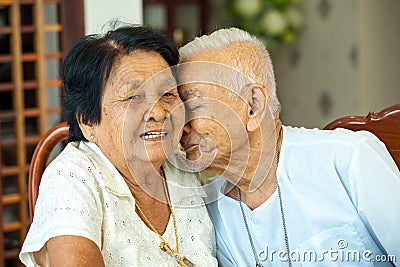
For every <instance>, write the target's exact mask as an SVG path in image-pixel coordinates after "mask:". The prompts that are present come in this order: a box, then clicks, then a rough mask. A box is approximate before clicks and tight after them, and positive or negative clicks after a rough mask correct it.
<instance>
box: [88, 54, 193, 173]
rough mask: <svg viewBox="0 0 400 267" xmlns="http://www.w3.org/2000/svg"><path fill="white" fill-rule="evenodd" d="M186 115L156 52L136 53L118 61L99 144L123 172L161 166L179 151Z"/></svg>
mask: <svg viewBox="0 0 400 267" xmlns="http://www.w3.org/2000/svg"><path fill="white" fill-rule="evenodd" d="M184 120H185V114H184V107H183V104H182V101H181V99H180V98H179V95H178V91H177V87H176V80H175V78H174V77H173V75H172V72H171V70H170V69H169V65H168V63H167V62H166V61H165V60H164V59H163V58H162V56H161V55H159V54H158V53H156V52H146V51H141V50H137V51H134V52H132V53H131V54H129V55H127V56H123V57H122V58H120V59H119V60H117V61H115V62H114V65H113V67H112V70H111V74H110V77H109V79H108V81H107V83H106V88H105V91H104V94H103V97H102V111H101V120H100V124H99V125H97V126H95V134H94V135H95V139H94V142H95V143H96V144H97V145H98V146H99V147H100V149H101V150H102V152H103V153H104V154H105V155H106V156H107V157H108V158H109V159H110V160H111V162H112V163H113V164H114V166H116V167H117V169H118V170H119V171H121V172H122V173H125V174H126V171H128V170H127V168H129V170H130V171H131V172H132V171H133V172H135V169H136V168H141V167H143V163H145V162H151V163H152V164H153V166H155V167H159V165H161V164H162V163H163V162H164V161H165V159H166V157H167V156H168V155H169V154H170V153H171V152H172V151H173V150H174V149H176V148H177V145H178V143H179V140H180V137H181V133H182V127H183V125H184Z"/></svg>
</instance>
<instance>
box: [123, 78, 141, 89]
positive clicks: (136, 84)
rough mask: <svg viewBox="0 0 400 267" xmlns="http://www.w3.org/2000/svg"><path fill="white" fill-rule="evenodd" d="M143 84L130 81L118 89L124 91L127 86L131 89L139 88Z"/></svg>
mask: <svg viewBox="0 0 400 267" xmlns="http://www.w3.org/2000/svg"><path fill="white" fill-rule="evenodd" d="M142 84H143V81H142V80H133V81H128V82H124V83H122V84H120V85H119V86H118V89H124V88H125V87H126V86H129V87H130V88H132V87H137V86H140V85H142Z"/></svg>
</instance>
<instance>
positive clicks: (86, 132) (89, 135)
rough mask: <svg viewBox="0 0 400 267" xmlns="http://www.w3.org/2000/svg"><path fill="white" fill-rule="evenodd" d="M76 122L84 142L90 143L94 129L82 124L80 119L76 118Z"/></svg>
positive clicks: (91, 126)
mask: <svg viewBox="0 0 400 267" xmlns="http://www.w3.org/2000/svg"><path fill="white" fill-rule="evenodd" d="M76 120H77V121H78V124H79V128H80V129H81V131H82V134H83V136H84V137H85V138H86V140H89V141H92V142H93V139H94V137H95V133H94V131H95V129H94V126H93V125H89V124H85V123H83V122H82V118H80V117H78V116H77V117H76Z"/></svg>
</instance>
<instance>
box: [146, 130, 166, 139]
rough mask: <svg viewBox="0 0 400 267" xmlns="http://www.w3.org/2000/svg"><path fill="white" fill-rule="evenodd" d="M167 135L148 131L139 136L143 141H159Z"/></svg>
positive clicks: (163, 132)
mask: <svg viewBox="0 0 400 267" xmlns="http://www.w3.org/2000/svg"><path fill="white" fill-rule="evenodd" d="M166 135H167V132H166V131H149V132H146V133H143V134H141V135H140V138H141V139H143V140H159V139H161V138H163V137H164V136H166Z"/></svg>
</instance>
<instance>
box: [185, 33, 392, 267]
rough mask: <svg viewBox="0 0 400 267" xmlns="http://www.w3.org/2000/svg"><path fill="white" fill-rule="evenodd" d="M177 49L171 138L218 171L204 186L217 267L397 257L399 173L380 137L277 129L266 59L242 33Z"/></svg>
mask: <svg viewBox="0 0 400 267" xmlns="http://www.w3.org/2000/svg"><path fill="white" fill-rule="evenodd" d="M179 52H180V57H181V63H182V64H181V65H180V67H179V75H180V84H181V86H180V88H179V93H180V95H181V97H182V98H183V99H184V100H185V105H186V109H187V114H188V118H187V120H188V124H187V127H186V129H185V133H184V136H183V138H182V145H183V146H184V148H185V150H186V152H187V158H188V159H189V160H190V161H191V163H192V164H193V166H197V167H198V168H202V166H205V165H209V166H208V170H212V171H214V172H217V173H218V174H219V176H216V177H214V178H212V179H210V180H209V181H208V183H207V185H206V188H207V191H208V193H209V196H208V201H209V204H208V211H209V213H210V215H211V217H212V220H213V223H214V227H215V230H216V236H217V247H218V258H219V261H220V263H221V265H222V266H241V267H242V266H252V265H253V266H254V265H256V266H292V265H297V264H300V265H302V266H304V265H305V266H309V265H312V266H342V265H346V266H373V265H378V266H392V264H396V258H397V262H398V261H400V231H399V227H398V222H399V221H400V207H399V205H398V203H400V197H399V192H400V174H399V170H398V168H397V167H396V165H395V164H394V162H393V160H392V158H391V156H390V155H389V153H388V152H387V150H386V148H385V146H384V144H383V143H382V142H380V141H379V140H378V139H377V138H376V137H375V136H374V135H372V134H370V133H368V132H351V131H348V130H344V129H339V130H335V131H323V130H319V129H305V128H294V127H286V126H282V125H281V122H280V120H279V112H280V104H279V101H278V98H277V95H276V88H275V78H274V73H273V67H272V63H271V60H270V56H269V54H268V52H267V51H266V49H265V47H264V46H263V44H262V43H261V42H259V41H258V40H257V39H256V38H254V37H252V36H251V35H249V34H248V33H247V32H245V31H242V30H239V29H236V28H231V29H221V30H218V31H216V32H214V33H212V34H211V35H209V36H202V37H200V38H196V39H195V40H193V41H192V42H190V43H189V44H187V45H185V46H184V47H182V48H181V49H180V51H179ZM210 188H212V189H213V190H210Z"/></svg>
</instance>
